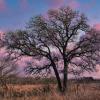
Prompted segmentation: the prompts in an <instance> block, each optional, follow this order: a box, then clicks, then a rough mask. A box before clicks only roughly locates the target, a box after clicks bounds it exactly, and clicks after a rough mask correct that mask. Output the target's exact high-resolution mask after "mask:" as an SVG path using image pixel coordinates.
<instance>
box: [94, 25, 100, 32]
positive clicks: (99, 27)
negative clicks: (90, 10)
mask: <svg viewBox="0 0 100 100" xmlns="http://www.w3.org/2000/svg"><path fill="white" fill-rule="evenodd" d="M94 28H95V29H96V30H98V31H100V23H97V24H95V25H94Z"/></svg>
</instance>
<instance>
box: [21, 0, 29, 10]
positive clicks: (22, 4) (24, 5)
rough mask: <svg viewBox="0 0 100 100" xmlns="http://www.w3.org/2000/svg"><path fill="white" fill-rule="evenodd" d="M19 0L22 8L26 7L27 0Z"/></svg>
mask: <svg viewBox="0 0 100 100" xmlns="http://www.w3.org/2000/svg"><path fill="white" fill-rule="evenodd" d="M20 1H21V7H22V8H23V9H26V8H27V7H28V0H20Z"/></svg>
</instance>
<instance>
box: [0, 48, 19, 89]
mask: <svg viewBox="0 0 100 100" xmlns="http://www.w3.org/2000/svg"><path fill="white" fill-rule="evenodd" d="M3 50H4V49H3ZM16 73H17V64H16V61H15V60H14V59H13V57H11V55H10V53H7V52H4V53H1V54H0V85H1V86H2V87H3V89H6V90H7V88H8V87H7V84H6V79H7V77H8V76H9V75H11V74H14V75H16Z"/></svg>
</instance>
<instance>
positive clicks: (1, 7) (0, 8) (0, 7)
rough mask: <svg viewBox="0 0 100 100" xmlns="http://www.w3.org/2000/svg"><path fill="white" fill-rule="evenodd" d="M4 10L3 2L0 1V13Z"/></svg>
mask: <svg viewBox="0 0 100 100" xmlns="http://www.w3.org/2000/svg"><path fill="white" fill-rule="evenodd" d="M4 10H6V3H5V0H0V11H4Z"/></svg>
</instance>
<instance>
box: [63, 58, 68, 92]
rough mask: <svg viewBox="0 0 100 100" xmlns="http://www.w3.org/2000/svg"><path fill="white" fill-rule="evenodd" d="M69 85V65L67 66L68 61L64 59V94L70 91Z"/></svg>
mask: <svg viewBox="0 0 100 100" xmlns="http://www.w3.org/2000/svg"><path fill="white" fill-rule="evenodd" d="M67 84H68V65H67V60H66V59H64V71H63V92H66V91H67V90H68V87H67Z"/></svg>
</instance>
